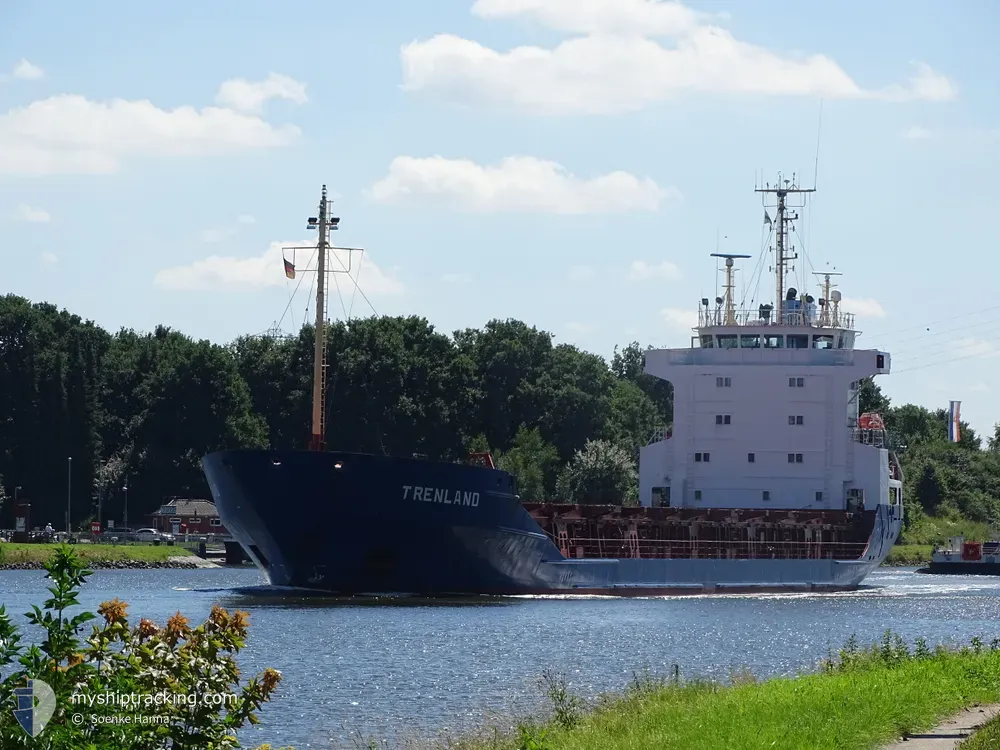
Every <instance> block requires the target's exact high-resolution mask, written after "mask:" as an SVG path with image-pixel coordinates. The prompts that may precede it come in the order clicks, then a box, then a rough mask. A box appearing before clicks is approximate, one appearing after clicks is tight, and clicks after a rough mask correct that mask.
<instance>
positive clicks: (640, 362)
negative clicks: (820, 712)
mask: <svg viewBox="0 0 1000 750" xmlns="http://www.w3.org/2000/svg"><path fill="white" fill-rule="evenodd" d="M650 349H652V347H646V349H645V351H649V350H650ZM644 367H645V352H644V350H643V349H642V347H640V346H639V342H638V341H633V342H632V343H631V344H629V345H628V346H626V347H625V348H623V349H622V350H621V351H619V350H618V347H617V346H616V347H615V351H614V355H613V356H612V358H611V372H612V373H614V375H615V376H616V377H618V378H619V379H621V380H628V381H629V382H631V383H634V384H635V385H637V386H638V387H639V389H640V390H642V392H643V393H645V394H646V396H647V397H648V398H649V400H650V401H652V402H653V403H654V404H655V405H656V409H657V411H658V412H659V415H660V421H659V424H662V425H669V424H671V423H672V422H673V419H674V387H673V385H672V384H671V383H670V382H669V381H667V380H663V379H662V378H657V377H653V376H652V375H647V374H646V373H645V371H644Z"/></svg>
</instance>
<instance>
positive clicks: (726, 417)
mask: <svg viewBox="0 0 1000 750" xmlns="http://www.w3.org/2000/svg"><path fill="white" fill-rule="evenodd" d="M731 419H732V415H730V414H716V415H715V423H716V424H729V422H730V420H731Z"/></svg>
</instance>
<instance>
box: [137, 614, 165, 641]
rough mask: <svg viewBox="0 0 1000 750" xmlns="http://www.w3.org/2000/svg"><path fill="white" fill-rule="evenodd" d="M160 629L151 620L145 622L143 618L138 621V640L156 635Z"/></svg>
mask: <svg viewBox="0 0 1000 750" xmlns="http://www.w3.org/2000/svg"><path fill="white" fill-rule="evenodd" d="M159 631H160V629H159V628H158V627H157V626H156V623H155V622H153V621H152V620H147V619H146V618H145V617H143V618H142V619H141V620H139V638H140V639H142V638H149V637H151V636H154V635H156V634H157V633H158V632H159Z"/></svg>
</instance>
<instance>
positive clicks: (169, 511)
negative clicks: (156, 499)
mask: <svg viewBox="0 0 1000 750" xmlns="http://www.w3.org/2000/svg"><path fill="white" fill-rule="evenodd" d="M149 519H150V526H152V527H153V528H154V529H156V530H157V531H163V532H166V533H168V534H184V533H188V534H218V535H228V534H229V532H228V531H226V527H225V526H223V525H222V519H221V518H219V511H218V509H216V507H215V503H212V502H210V501H208V500H181V499H179V498H178V499H173V500H170V501H169V502H167V503H164V504H163V505H161V506H160V509H159V510H158V511H156V512H155V513H153V514H151V515H150V516H149Z"/></svg>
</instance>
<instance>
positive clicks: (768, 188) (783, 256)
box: [754, 172, 816, 323]
mask: <svg viewBox="0 0 1000 750" xmlns="http://www.w3.org/2000/svg"><path fill="white" fill-rule="evenodd" d="M754 192H756V193H764V194H770V193H773V194H774V195H775V196H776V197H777V199H778V202H777V205H776V206H774V208H776V210H777V213H778V215H777V219H776V221H777V226H776V227H775V232H774V234H775V242H774V270H775V276H776V277H777V278H776V287H777V292H776V294H775V300H774V304H775V308H776V309H775V312H776V313H777V316H776V317H777V322H779V323H780V322H782V321H784V314H783V313H784V311H783V307H784V301H785V274H786V272H787V270H788V269H787V265H788V262H789V261H791V260H795V259H796V258H798V256H797V255H792V254H791V252H790V251H789V245H788V233H789V229H790V226H791V223H792V222H793V221H795V220H797V219H798V218H799V215H798V214H797V213H789V209H790V208H791V209H796V208H803V207H804V206H805V204H804V203H803V204H802V205H798V206H789V205H788V202H787V198H788V196H789V195H797V194H802V193H815V192H816V188H815V187H811V188H800V187H799V186H798V185H797V184H796V183H795V173H794V172H793V173H792V179H790V180H786V179H783V178H782V176H781V174H780V173H779V174H778V181H777V183H775V184H774V185H771V184H770V183H765V184H764V187H758V188H754ZM763 200H766V199H764V198H762V201H763ZM766 207H767V204H766V202H765V208H766Z"/></svg>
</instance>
